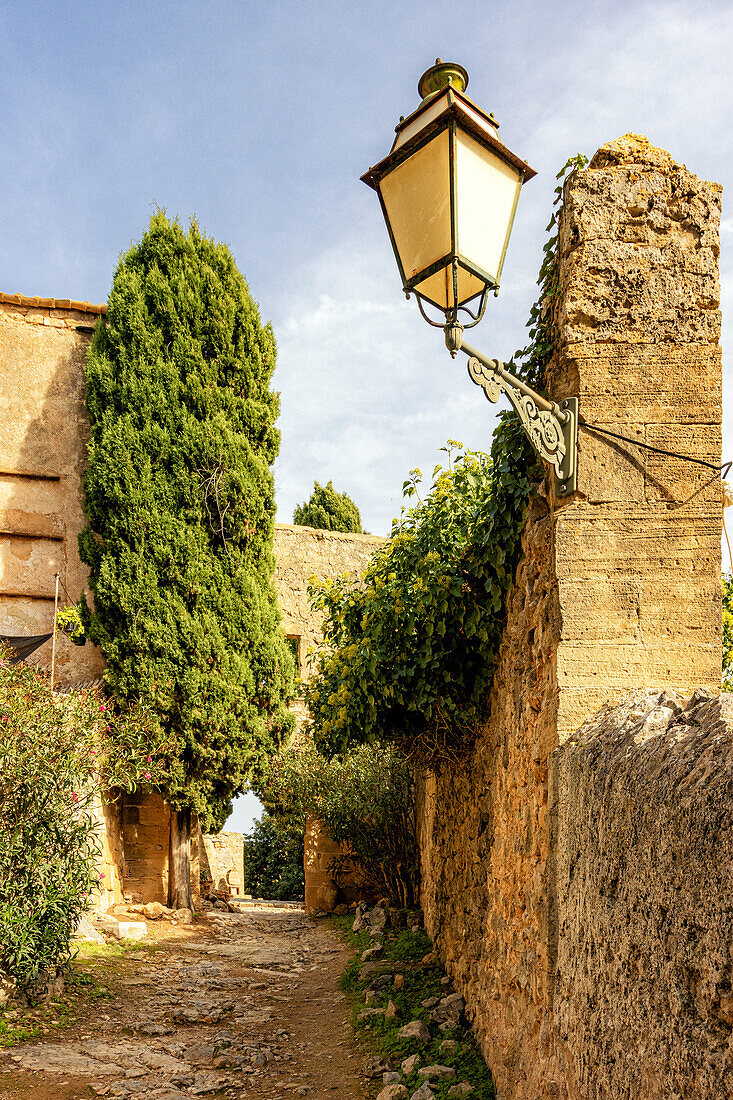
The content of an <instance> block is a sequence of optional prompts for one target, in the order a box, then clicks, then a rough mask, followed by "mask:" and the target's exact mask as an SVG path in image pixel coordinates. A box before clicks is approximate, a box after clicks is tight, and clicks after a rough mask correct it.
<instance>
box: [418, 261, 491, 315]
mask: <svg viewBox="0 0 733 1100" xmlns="http://www.w3.org/2000/svg"><path fill="white" fill-rule="evenodd" d="M485 286H486V283H485V282H484V280H483V279H480V278H479V277H478V275H474V274H472V272H470V271H466V270H465V268H462V267H459V268H458V302H457V304H458V305H461V303H462V302H468V301H470V300H471V298H475V297H476V295H477V294H480V293H481V291H482V290H483V289H484V287H485ZM415 290H419V291H420V293H421V294H424V295H425V297H426V298H428V299H429V300H430V301H431V302H435V304H436V305H437V306H440V308H441V309H452V308H453V306H454V305H455V304H456V303H454V301H453V267H452V265H451V264H450V263H448V264H446V266H445V267H443V268H441V269H440V271H436V272H435V274H434V275H430V276H429V277H428V278H427V279H423V281H422V282H421V283H418V284H417V285H416V287H415Z"/></svg>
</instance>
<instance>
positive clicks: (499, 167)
mask: <svg viewBox="0 0 733 1100" xmlns="http://www.w3.org/2000/svg"><path fill="white" fill-rule="evenodd" d="M467 85H468V73H467V72H466V70H465V69H464V68H463V66H462V65H457V64H454V63H449V62H443V61H441V60H440V58H438V60H437V61H436V63H435V65H434V66H433V67H432V68H430V69H428V70H427V72H425V73H423V75H422V76H421V77H420V81H419V83H418V92H419V93H420V96H421V97H422V102H421V103H420V105H419V107H418V108H417V110H415V111H413V112H412V114H411V115H408V117H407V118H402V119H400V122H399V124H398V126H397V127H396V135H397V136H396V137H395V140H394V143H393V145H392V148H391V149H390V151H389V153H388V154H387V156H386V157H385V158H384V159H383V160H381V161H380V162H379V164H376V165H375V166H374V167H373V168H370V169H369V171H368V172H366V173H365V174H364V175H363V176H362V177H361V178H362V180H363V181H364V183H366V184H368V185H369V186H370V187H373V188H374V190H375V191H376V192H377V194H378V196H379V201H380V204H381V207H382V213H383V214H384V219H385V222H386V223H387V232H388V233H389V238H390V241H391V242H392V248H393V249H394V254H395V258H396V260H397V266H398V268H399V272H400V277H401V278H402V288H403V290H404V291H405V293H406V295H407V296H408V298H409V297H410V296H411V295H413V294H414V296H415V298H416V300H417V304H418V307H419V309H420V312H421V313H422V315H423V317H424V318H425V320H426V321H427V322H428V324H430V325H434V326H435V327H439V328H442V329H443V330H444V332H445V342H446V345H447V347H448V350H449V351H450V353H451V355H452V356H453V357H454V358H455V355H456V353H457V352H458V351H463V352H465V353H466V355H468V357H469V360H468V373H469V376H470V377H471V379H472V380H473V381H474V382H475V383H476V384H477V385H478V386H481V388H482V389H483V391H484V393H485V394H486V397H487V398H488V399H489V401H497V400H498V399H499V396H500V394H501V393H505V394H506V396H507V397H508V398H509V400H510V401H511V403H512V405H513V406H514V408H515V409H516V411H517V413H518V414H519V417H520V419H521V421H522V424H523V426H524V429H525V431H526V432H527V435H528V436H529V439H530V440H531V442H532V444H533V446H534V447H535V449H536V450H537V451H538V453H539V454H540V455H541V456H542V458H544V459H546V460H547V461H548V462H550V463H551V465H552V466H553V468H554V470H555V478H556V486H557V491H558V493H559V494H561V495H567V494H568V493H572V492H574V490H575V486H576V453H577V451H576V443H577V433H578V427H577V425H578V401H577V398H568V399H567V400H565V401H562V402H560V403H559V404H557V403H556V402H554V401H547V400H545V398H543V397H541V396H540V395H539V394H537V393H535V392H534V390H532V389H530V387H529V386H526V385H525V384H524V383H523V382H521V381H520V380H519V379H518V378H515V377H514V375H512V374H511V373H510V372H509V371H508V370H507V369H506V366H505V365H504V363H501V362H500V361H499V360H497V359H488V358H486V357H485V356H484V355H482V354H481V353H480V352H478V351H476V349H475V348H472V347H471V346H470V345H469V344H466V343H465V342H464V340H463V333H464V330H465V329H466V328H473V326H474V325H477V324H478V323H479V321H480V320H481V318H482V317H483V315H484V311H485V309H486V299H487V296H488V293H489V291H492V290H493V292H494V293H495V294H498V291H499V284H500V280H501V272H502V268H503V266H504V258H505V256H506V250H507V246H508V244H509V237H510V234H511V231H512V224H513V222H514V214H515V211H516V208H517V202H518V201H519V193H520V191H521V189H522V185H523V184H524V183H526V182H527V180H530V179H531V178H532V177H533V176H534V175H536V173H535V172H534V170H533V169H532V168H530V167H529V165H528V164H526V163H525V161H523V160H521V158H520V157H518V156H516V154H515V153H512V152H511V151H510V150H509V149H508V148H507V147H506V145H504V143H503V141H502V140H501V138H500V137H499V123H498V122H497V121H496V119H495V118H494V116H493V115H491V114H486V112H485V111H483V110H482V109H481V108H480V107H477V106H476V104H475V103H473V102H472V100H470V99H469V98H468V96H467V95H466V94H465V90H466V87H467ZM431 308H434V309H436V310H438V312H439V314H440V315H442V316H441V317H440V320H437V321H436V320H432V319H431V318H430V316H429V315H428V312H426V310H429V309H431ZM461 317H463V320H461Z"/></svg>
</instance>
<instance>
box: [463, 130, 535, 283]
mask: <svg viewBox="0 0 733 1100" xmlns="http://www.w3.org/2000/svg"><path fill="white" fill-rule="evenodd" d="M521 186H522V177H521V175H520V173H519V172H518V171H517V169H516V168H514V167H512V165H511V164H507V163H506V161H503V160H502V159H501V158H500V157H498V156H497V155H496V153H494V152H492V151H491V150H490V149H486V148H485V147H484V146H483V145H479V143H478V142H477V141H475V140H474V139H473V138H472V137H471V136H470V135H469V134H467V133H465V132H463V131H461V130H460V129H459V130H458V133H457V135H456V200H457V201H456V206H457V210H458V225H457V230H458V233H457V236H458V241H457V250H458V253H459V255H460V256H461V257H463V258H464V259H466V260H468V261H469V262H470V263H472V264H475V265H476V267H478V268H480V269H481V270H482V271H485V272H486V273H487V275H490V276H491V277H492V278H493V279H494V280H495V281H496V282H497V283H498V282H499V276H500V275H501V268H502V265H503V261H504V251H505V247H506V243H507V240H508V235H509V232H510V229H511V224H512V219H513V217H514V210H515V207H516V203H517V198H518V197H519V191H520V188H521Z"/></svg>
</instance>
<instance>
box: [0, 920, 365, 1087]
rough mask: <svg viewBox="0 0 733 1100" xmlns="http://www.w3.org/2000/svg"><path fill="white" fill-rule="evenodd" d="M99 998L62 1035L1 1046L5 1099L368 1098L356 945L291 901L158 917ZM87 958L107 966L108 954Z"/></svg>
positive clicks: (100, 970) (86, 966)
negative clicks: (356, 1026) (358, 1043)
mask: <svg viewBox="0 0 733 1100" xmlns="http://www.w3.org/2000/svg"><path fill="white" fill-rule="evenodd" d="M148 927H149V929H150V931H151V934H152V936H154V940H153V943H154V949H153V950H151V949H150V947H148V946H145V947H143V946H141V947H140V949H136V950H134V951H132V952H130V953H128V954H127V955H126V957H125V959H124V960H120V962H119V964H118V965H117V966H116V970H115V975H114V976H111V977H110V976H109V972H108V971H107V981H108V982H109V984H110V985H111V988H112V991H113V999H111V1000H101V1001H97V1002H96V1003H95V1004H94V1005H93V1006H92V1007H91V1009H89V1010H88V1011H86V1012H85V1013H84V1014H83V1015H80V1016H79V1017H78V1018H77V1023H76V1024H74V1025H71V1026H70V1027H69V1028H68V1029H67V1030H65V1031H64V1032H62V1033H61V1034H59V1035H58V1036H55V1037H54V1039H53V1041H48V1040H44V1041H43V1042H38V1041H36V1042H30V1043H26V1044H24V1045H22V1046H18V1047H14V1048H12V1049H11V1050H8V1051H6V1052H1V1053H0V1100H79V1098H81V1097H84V1098H85V1100H88V1098H90V1097H93V1096H106V1097H110V1098H115V1100H117V1098H126V1097H141V1098H144V1100H189V1098H190V1097H194V1096H202V1097H207V1098H209V1100H224V1098H227V1100H233V1098H238V1097H257V1098H258V1100H277V1098H280V1100H288V1098H291V1097H298V1096H308V1097H310V1100H326V1098H329V1100H332V1098H333V1097H338V1098H339V1100H342V1098H343V1100H363V1097H364V1093H363V1091H362V1089H361V1086H360V1084H359V1070H360V1059H359V1057H358V1055H357V1054H356V1053H355V1050H354V1047H353V1044H352V1038H351V1025H350V1021H349V1012H348V1008H347V1004H346V1001H345V999H344V997H343V994H342V993H341V992H340V991H339V988H338V978H339V976H340V974H341V972H342V971H343V968H344V966H345V964H346V960H347V957H348V953H347V951H346V949H345V947H344V946H343V944H342V943H341V941H340V940H338V939H337V938H336V937H335V936H334V934H333V933H332V932H331V931H330V930H329V928H328V927H327V925H326V924H325V923H324V922H319V921H313V920H311V919H309V918H307V917H306V916H305V914H304V912H303V910H302V909H300V908H297V907H294V906H287V907H286V906H282V907H274V906H252V907H248V908H247V909H244V910H241V911H240V912H238V913H217V914H216V915H213V914H211V915H210V916H209V918H208V920H206V921H204V922H197V923H196V925H193V926H191V927H190V928H188V929H186V930H185V932H184V931H183V930H182V929H180V928H173V927H171V926H170V925H166V924H152V923H151V924H149V925H148ZM82 967H83V969H86V970H92V971H95V968H96V971H95V972H98V973H100V974H103V973H104V967H105V962H104V954H103V953H102V955H101V956H100V958H99V959H98V960H95V961H94V962H91V963H83V964H82Z"/></svg>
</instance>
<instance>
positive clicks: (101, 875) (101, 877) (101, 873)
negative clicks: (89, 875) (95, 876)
mask: <svg viewBox="0 0 733 1100" xmlns="http://www.w3.org/2000/svg"><path fill="white" fill-rule="evenodd" d="M103 878H104V871H100V872H99V881H100V882H101V881H102V879H103Z"/></svg>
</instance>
